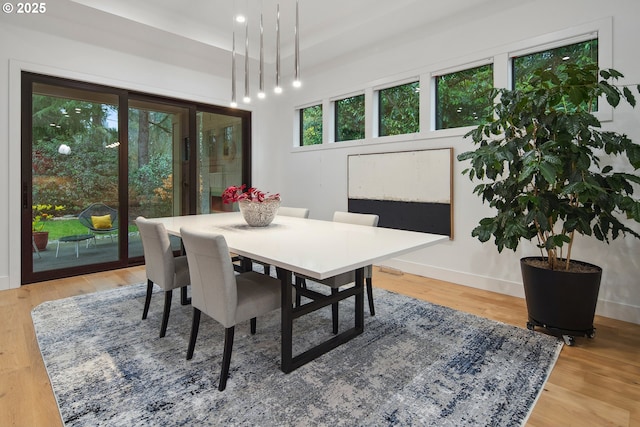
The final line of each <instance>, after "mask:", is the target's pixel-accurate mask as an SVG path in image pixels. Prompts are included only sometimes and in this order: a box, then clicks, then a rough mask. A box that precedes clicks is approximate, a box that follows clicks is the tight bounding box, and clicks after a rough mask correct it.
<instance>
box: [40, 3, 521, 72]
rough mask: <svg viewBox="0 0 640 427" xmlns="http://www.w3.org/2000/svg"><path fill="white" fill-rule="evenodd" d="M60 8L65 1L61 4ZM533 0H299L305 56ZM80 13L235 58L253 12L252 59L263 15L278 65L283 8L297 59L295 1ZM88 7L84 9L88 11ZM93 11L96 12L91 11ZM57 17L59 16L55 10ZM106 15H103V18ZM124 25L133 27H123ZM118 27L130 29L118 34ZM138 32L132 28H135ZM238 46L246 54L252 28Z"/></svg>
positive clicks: (286, 40)
mask: <svg viewBox="0 0 640 427" xmlns="http://www.w3.org/2000/svg"><path fill="white" fill-rule="evenodd" d="M59 1H60V0H59ZM525 1H532V0H299V8H300V50H301V56H302V57H303V58H304V61H303V62H304V64H305V65H306V66H310V65H315V64H320V63H324V62H326V61H329V60H331V59H333V58H339V57H341V56H344V55H346V54H350V53H353V52H356V51H358V50H360V49H362V48H363V47H371V46H375V45H376V44H380V43H389V42H390V41H392V40H395V39H398V38H399V37H400V38H401V37H402V36H405V37H410V35H411V34H413V33H416V32H417V31H429V30H430V29H437V28H443V27H444V28H446V25H447V22H449V23H450V22H452V21H453V22H459V21H460V20H461V19H462V20H463V21H462V22H464V19H474V18H476V17H479V16H482V15H485V14H491V13H495V12H496V11H497V10H500V9H501V8H502V9H504V8H510V7H514V5H519V4H521V3H523V2H525ZM67 4H68V6H69V7H70V8H73V6H72V5H74V4H75V9H77V10H76V11H75V13H71V14H69V13H67V12H68V11H67V12H65V13H64V17H65V19H66V20H71V21H74V19H75V20H76V21H77V23H78V24H80V23H83V24H85V25H86V24H87V21H91V20H94V21H95V22H92V23H91V25H92V26H98V27H99V26H100V25H101V24H100V22H99V21H100V20H101V19H100V17H101V16H103V17H104V16H106V15H111V16H112V17H118V19H119V21H116V20H113V19H109V20H108V24H107V25H109V26H110V28H111V29H112V30H114V29H115V30H116V31H118V32H121V31H128V32H130V33H137V34H129V36H130V37H132V38H136V36H140V35H141V34H142V33H144V32H146V31H150V29H156V30H161V31H162V32H164V33H169V34H172V35H174V36H178V37H180V38H183V39H188V40H192V41H195V42H199V43H203V44H205V45H208V46H213V47H215V48H218V49H221V50H223V51H225V52H229V51H231V39H232V37H231V33H232V29H233V28H234V24H233V15H234V12H235V11H238V10H244V11H248V13H247V15H248V16H249V22H250V24H249V25H250V26H249V32H250V35H249V43H250V52H249V56H250V57H252V58H257V56H258V34H259V16H260V11H262V14H263V17H264V18H263V19H264V28H265V30H264V32H265V61H266V62H274V58H275V15H276V5H277V4H279V5H280V16H281V18H280V20H281V46H282V47H281V49H282V57H283V58H285V57H288V56H291V55H292V54H293V39H294V36H293V35H294V21H295V0H107V1H105V0H68V1H67ZM80 6H82V7H83V9H84V10H81V9H80ZM87 8H90V9H91V10H92V11H93V13H92V12H90V11H89V10H88V9H87ZM52 12H54V13H55V11H52ZM97 12H99V13H97ZM123 19H124V20H125V21H123ZM115 22H122V24H121V25H117V27H115V28H114V23H115ZM132 23H133V24H136V25H131V24H132ZM235 29H236V30H238V32H239V33H240V34H238V35H237V36H236V37H237V38H236V43H237V44H238V45H240V48H241V49H242V50H243V49H244V28H242V27H240V25H239V24H235Z"/></svg>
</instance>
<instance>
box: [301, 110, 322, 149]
mask: <svg viewBox="0 0 640 427" xmlns="http://www.w3.org/2000/svg"><path fill="white" fill-rule="evenodd" d="M318 144H322V105H320V104H319V105H314V106H312V107H307V108H301V109H300V146H307V145H318Z"/></svg>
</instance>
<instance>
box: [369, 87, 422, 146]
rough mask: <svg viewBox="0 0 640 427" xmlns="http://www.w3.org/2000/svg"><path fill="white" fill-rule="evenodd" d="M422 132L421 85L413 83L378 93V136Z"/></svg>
mask: <svg viewBox="0 0 640 427" xmlns="http://www.w3.org/2000/svg"><path fill="white" fill-rule="evenodd" d="M419 131H420V83H419V82H412V83H407V84H404V85H400V86H394V87H390V88H386V89H381V90H380V91H379V92H378V136H387V135H402V134H405V133H416V132H419Z"/></svg>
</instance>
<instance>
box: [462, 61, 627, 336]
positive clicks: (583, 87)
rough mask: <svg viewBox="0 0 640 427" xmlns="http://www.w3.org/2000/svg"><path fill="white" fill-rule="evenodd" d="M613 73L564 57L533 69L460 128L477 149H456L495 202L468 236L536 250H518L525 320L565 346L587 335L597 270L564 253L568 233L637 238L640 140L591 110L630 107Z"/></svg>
mask: <svg viewBox="0 0 640 427" xmlns="http://www.w3.org/2000/svg"><path fill="white" fill-rule="evenodd" d="M621 77H623V75H622V74H620V73H619V72H618V71H616V70H613V69H607V70H598V68H597V66H595V65H589V66H584V65H583V66H577V65H574V64H563V65H560V66H558V67H557V68H556V69H555V70H551V69H538V70H537V71H535V72H534V74H533V76H532V78H531V79H530V81H529V84H528V85H527V86H526V88H525V89H519V90H507V89H495V90H493V92H492V94H491V99H495V100H496V102H495V104H494V106H493V109H492V112H491V113H492V116H491V117H490V118H488V120H487V121H486V122H485V123H484V124H481V125H480V126H478V127H477V128H476V129H474V130H472V131H471V132H469V133H468V134H467V135H465V137H469V136H470V137H472V139H473V142H474V144H475V145H476V146H477V148H476V149H475V150H474V151H468V152H465V153H462V154H460V155H459V156H458V160H460V161H470V167H469V168H467V169H465V170H464V171H463V174H467V175H468V176H469V178H470V179H471V180H478V181H479V184H478V185H477V186H476V187H475V188H474V193H475V194H477V195H478V196H479V197H481V198H482V200H483V202H488V204H489V206H491V207H492V208H495V215H494V216H491V217H487V218H483V219H482V220H481V221H480V223H479V225H478V226H477V227H476V228H474V229H473V231H472V235H473V236H474V237H477V238H478V239H479V240H480V241H481V242H487V241H489V240H490V239H491V237H492V236H493V238H494V242H495V244H496V246H497V249H498V251H499V252H501V251H502V250H503V249H505V248H507V249H511V250H514V251H515V250H516V248H517V247H518V244H519V242H520V241H521V240H522V239H524V240H530V241H533V242H535V243H536V245H537V246H538V248H539V249H540V252H541V253H540V256H539V257H527V258H523V259H521V270H522V274H523V284H524V290H525V298H526V302H527V310H528V317H529V320H528V322H527V327H528V328H529V329H534V328H535V327H536V326H541V327H544V328H546V329H547V330H548V331H550V332H551V333H554V334H557V335H562V336H563V337H564V339H565V341H566V342H567V344H569V345H571V344H572V343H573V337H574V335H580V336H588V337H593V336H594V333H595V329H594V327H593V319H594V315H595V307H596V302H597V298H598V291H599V287H600V277H601V272H602V270H601V268H600V267H598V266H595V265H593V264H589V263H585V262H580V261H576V260H573V259H571V249H572V246H573V243H574V237H575V236H576V234H581V235H585V236H593V237H595V238H596V239H598V240H600V241H603V242H606V243H609V242H610V241H611V240H612V239H616V238H618V237H619V236H621V235H625V234H630V235H633V236H635V237H640V235H639V234H638V233H637V232H636V231H634V230H632V229H631V228H629V227H628V224H629V222H627V221H628V220H635V221H637V222H640V201H639V200H638V199H637V198H634V197H633V190H634V185H637V184H640V177H639V176H638V174H637V172H636V171H637V170H638V168H640V145H638V144H635V143H633V142H632V141H631V140H630V139H629V138H627V136H626V135H623V134H620V133H618V132H611V131H604V130H602V129H601V124H600V121H599V120H598V118H597V117H596V115H595V114H594V109H596V108H597V107H598V106H602V105H604V102H606V103H608V104H609V105H611V106H612V107H613V108H615V107H617V106H618V105H619V103H620V101H626V102H628V103H629V104H630V105H631V106H635V102H636V101H635V97H634V96H633V94H632V91H631V90H630V89H629V88H628V87H626V86H622V87H619V86H616V85H615V81H616V80H617V79H618V78H621ZM636 89H637V90H639V91H640V86H638V87H637V88H636ZM625 158H626V160H625ZM614 165H615V166H614ZM625 217H626V219H625ZM590 281H591V283H590Z"/></svg>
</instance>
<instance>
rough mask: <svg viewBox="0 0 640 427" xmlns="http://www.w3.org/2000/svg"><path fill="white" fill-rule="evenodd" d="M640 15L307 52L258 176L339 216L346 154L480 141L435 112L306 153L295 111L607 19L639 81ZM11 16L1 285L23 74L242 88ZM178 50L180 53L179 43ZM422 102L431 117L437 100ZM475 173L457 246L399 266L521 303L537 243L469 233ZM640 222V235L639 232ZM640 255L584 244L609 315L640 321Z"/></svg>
mask: <svg viewBox="0 0 640 427" xmlns="http://www.w3.org/2000/svg"><path fill="white" fill-rule="evenodd" d="M576 11H579V12H576ZM638 16H640V2H637V0H615V1H613V2H608V3H606V4H605V2H601V1H594V0H564V1H562V2H558V1H550V0H535V1H534V0H531V1H529V2H527V3H525V4H524V5H522V6H520V7H517V8H511V9H509V10H508V11H505V12H497V13H496V14H495V15H494V16H493V18H492V19H480V18H478V19H473V17H468V16H463V17H461V20H460V22H459V23H458V24H457V25H456V23H455V22H447V23H440V24H439V25H438V26H437V28H436V27H434V26H430V27H429V28H425V30H424V32H420V31H414V32H412V33H411V34H408V35H406V36H405V37H399V39H398V40H390V41H389V43H387V44H386V45H384V46H383V45H381V46H376V47H375V48H368V49H363V50H362V51H360V52H359V54H358V55H354V56H353V57H350V58H349V62H341V61H345V59H344V58H341V59H340V61H336V63H335V64H333V65H332V66H331V67H328V68H324V69H316V70H308V69H305V68H304V57H303V58H302V73H303V74H302V77H303V81H304V86H303V89H301V90H299V91H293V90H288V91H286V92H285V94H283V96H282V97H280V98H278V99H276V98H271V99H270V100H269V101H268V103H264V104H262V105H256V106H255V107H253V108H255V110H254V111H255V112H254V116H253V156H254V157H253V159H254V165H253V177H254V178H253V182H254V184H256V185H257V186H259V187H260V188H261V189H263V190H265V191H270V192H280V193H281V194H282V196H283V199H284V200H283V204H285V205H289V206H306V207H308V208H310V209H311V217H313V218H321V219H329V218H331V214H332V213H333V211H334V210H338V209H341V210H345V209H346V208H347V180H346V177H347V170H346V166H347V155H349V154H352V153H364V152H381V151H400V150H412V149H422V148H440V147H454V153H455V154H459V153H461V152H462V151H466V150H469V149H471V148H472V146H471V144H470V142H469V141H468V140H465V139H463V138H462V132H459V131H453V132H452V131H440V132H432V131H430V130H429V128H428V123H429V121H428V114H422V117H421V121H422V131H421V132H420V134H418V135H414V136H411V137H389V138H386V139H384V140H377V139H374V138H371V132H370V130H367V139H365V140H363V141H356V142H348V143H340V144H338V145H331V146H327V147H320V148H312V149H300V148H293V144H294V134H293V128H294V118H295V117H294V110H295V108H297V107H300V106H305V105H309V104H311V103H315V102H323V103H324V105H325V107H328V106H329V101H330V100H331V98H332V97H339V96H342V95H347V94H350V93H353V92H357V91H364V92H365V93H366V95H367V103H368V104H367V105H368V106H370V105H371V94H372V93H373V88H374V87H376V86H378V85H380V84H386V83H389V82H393V81H399V80H403V79H405V78H409V77H413V76H419V77H420V78H421V86H422V90H423V92H428V85H429V81H430V73H431V72H432V71H437V70H442V69H447V68H449V67H455V66H458V65H461V64H465V63H472V62H475V61H480V60H486V59H487V58H494V57H495V59H496V61H498V60H503V61H504V60H505V59H506V56H507V54H508V52H509V51H511V50H513V49H518V48H522V46H523V45H526V44H528V43H531V42H532V41H538V42H539V41H545V40H547V41H548V39H549V38H550V37H555V36H556V35H558V34H567V33H571V30H570V29H572V28H575V27H577V28H588V27H589V26H591V25H592V24H591V23H593V22H596V23H599V24H597V25H601V23H602V22H603V21H604V22H605V23H606V22H609V23H610V24H609V25H610V27H611V29H612V30H611V34H610V35H611V36H612V42H611V44H612V46H611V48H612V51H613V56H612V61H613V63H612V65H613V66H614V67H616V68H617V69H619V70H620V71H622V72H623V73H625V74H626V76H627V78H626V79H625V83H633V84H637V83H639V82H640V58H638V56H637V54H636V48H635V46H634V45H635V42H636V40H638V38H639V36H640V29H638V27H637V25H636V22H635V20H636V19H637V17H638ZM2 21H4V22H2ZM0 22H2V25H1V26H0V63H1V64H3V66H1V67H0V87H1V88H3V89H2V91H1V92H0V94H1V96H0V170H2V171H4V172H3V176H4V179H0V201H1V203H0V290H1V289H8V288H12V287H13V288H15V287H18V286H19V285H20V258H19V257H20V252H19V251H18V250H17V248H19V247H20V234H19V233H20V230H19V227H18V224H19V223H20V209H19V206H20V170H19V164H20V114H19V112H20V93H19V78H20V70H22V69H24V70H29V71H35V72H40V73H43V74H50V75H58V76H62V77H69V78H74V79H78V80H87V81H91V82H96V83H103V84H107V85H111V86H116V87H122V88H129V89H134V90H139V91H144V92H150V93H155V94H159V95H166V96H170V97H176V98H183V99H191V100H194V101H199V102H205V103H211V104H217V105H226V104H227V102H228V91H229V88H228V86H229V83H228V77H224V76H223V77H222V78H219V77H214V76H212V75H210V74H209V73H207V71H206V69H205V68H206V67H205V65H206V61H205V60H204V59H203V58H207V56H206V48H205V47H203V46H197V47H195V48H194V49H193V52H180V53H178V52H175V54H174V52H167V51H166V50H163V49H159V48H158V46H157V45H154V46H143V45H141V46H139V47H138V48H137V49H131V48H129V46H124V45H123V46H122V49H119V48H117V47H114V46H115V45H117V43H121V42H120V41H119V40H118V39H117V36H116V35H115V34H114V36H113V38H110V39H109V40H108V43H107V42H105V43H101V44H100V46H98V45H96V44H91V43H90V42H88V41H87V42H83V41H82V40H88V38H87V37H85V38H83V36H82V34H81V33H79V34H77V35H76V36H75V37H77V38H78V39H79V41H72V40H70V39H69V37H72V38H73V37H74V36H73V33H74V32H73V31H70V30H68V29H67V31H66V32H65V38H61V37H55V36H51V35H44V34H42V33H39V32H37V31H35V30H32V29H26V28H25V27H24V26H22V25H20V23H16V25H13V24H12V23H11V22H9V20H8V19H6V17H5V19H2V17H0ZM593 25H595V24H593ZM32 26H33V27H36V25H32ZM605 26H606V24H605ZM93 37H95V36H93ZM101 46H107V47H101ZM175 48H176V49H179V48H180V47H179V44H178V45H176V46H175ZM125 52H129V53H125ZM203 52H205V54H204V55H203ZM189 55H193V59H194V61H193V64H194V65H193V67H191V68H188V67H187V66H186V65H185V66H180V65H179V64H180V63H184V64H189V60H188V59H189ZM196 55H197V57H196ZM177 57H179V58H180V61H177V60H176V58H177ZM210 57H213V52H212V55H211V56H210ZM496 63H497V62H496ZM218 68H220V67H218ZM495 74H496V81H497V82H499V83H500V82H506V76H507V72H506V70H505V69H496V70H495ZM423 103H424V105H425V107H427V111H428V107H429V102H428V100H425V101H424V102H423ZM639 119H640V109H636V110H631V109H630V108H627V107H625V108H621V109H619V110H616V112H615V116H614V120H613V122H610V123H607V124H606V126H607V127H611V128H615V129H618V130H622V131H625V132H626V133H628V134H629V136H630V137H631V138H632V139H634V140H635V141H640V129H639V127H638V123H639V122H640V121H639ZM370 122H371V120H369V122H368V126H369V127H370V126H371V123H370ZM327 123H328V119H327V121H325V125H326V124H327ZM462 169H463V165H462V164H458V162H456V164H455V166H454V175H455V179H454V209H455V217H454V227H455V238H454V240H452V241H449V242H446V243H444V244H441V245H439V246H437V247H433V248H429V249H425V250H423V251H419V252H416V253H414V254H412V255H408V256H405V257H402V258H400V259H395V260H391V261H389V263H388V264H389V265H391V266H394V267H397V268H401V269H403V270H405V271H407V272H411V273H416V274H421V275H424V276H431V277H436V278H440V279H444V280H449V281H452V282H456V283H461V284H466V285H469V286H474V287H478V288H483V289H489V290H494V291H497V292H502V293H506V294H510V295H518V296H522V288H521V279H520V272H519V264H518V259H519V258H520V257H521V256H525V255H531V254H536V252H535V249H534V248H532V247H531V246H529V245H525V246H523V247H522V248H521V249H520V250H519V251H518V252H517V253H510V252H509V253H503V254H498V253H497V251H495V250H494V247H493V246H492V245H489V244H487V245H482V244H480V243H479V242H478V241H477V240H475V239H472V238H471V237H470V232H471V229H472V228H473V227H474V226H475V225H476V223H477V222H478V220H479V219H480V218H481V217H482V216H484V215H485V214H487V213H488V208H487V207H486V206H483V205H482V204H481V202H480V200H479V199H478V198H477V197H475V196H474V195H472V189H473V186H474V184H473V183H471V182H470V181H469V180H468V179H467V178H466V177H462V176H461V173H460V172H461V171H462ZM631 226H632V227H633V228H634V229H636V230H638V227H637V225H635V224H632V225H631ZM638 253H640V242H639V241H637V240H635V239H631V238H628V239H621V240H618V241H616V242H614V243H613V244H612V245H610V246H606V245H604V244H602V243H599V242H595V243H594V242H590V241H584V244H583V245H582V244H579V245H578V247H577V248H575V249H574V257H575V258H577V259H582V260H585V261H590V262H594V263H596V264H598V265H600V266H602V267H603V268H604V274H603V284H602V288H601V291H600V301H599V305H598V313H600V314H603V315H606V316H609V317H614V318H618V319H623V320H628V321H632V322H635V323H640V286H639V284H638V279H637V277H636V276H637V274H636V272H637V271H638V270H639V269H638V267H639V266H638V264H639V261H638V259H639V257H638V255H637V254H638Z"/></svg>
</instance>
